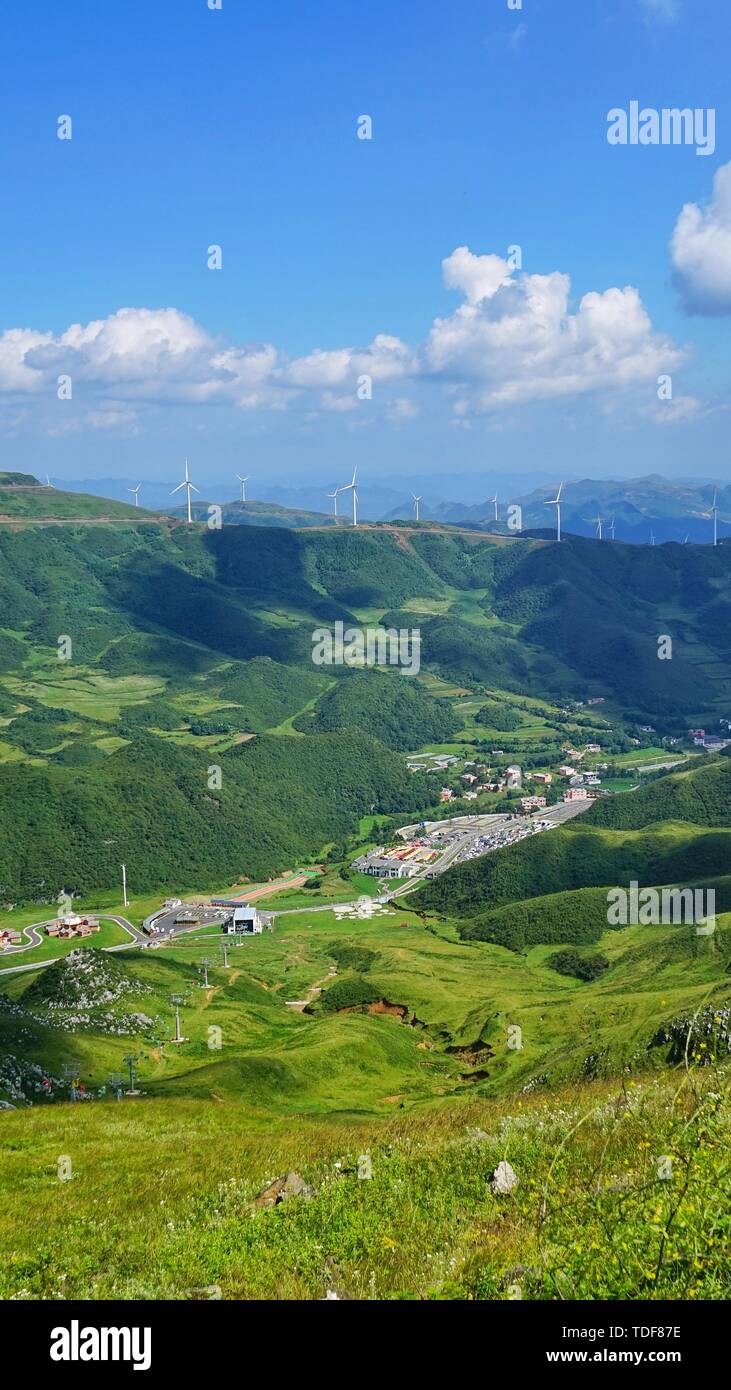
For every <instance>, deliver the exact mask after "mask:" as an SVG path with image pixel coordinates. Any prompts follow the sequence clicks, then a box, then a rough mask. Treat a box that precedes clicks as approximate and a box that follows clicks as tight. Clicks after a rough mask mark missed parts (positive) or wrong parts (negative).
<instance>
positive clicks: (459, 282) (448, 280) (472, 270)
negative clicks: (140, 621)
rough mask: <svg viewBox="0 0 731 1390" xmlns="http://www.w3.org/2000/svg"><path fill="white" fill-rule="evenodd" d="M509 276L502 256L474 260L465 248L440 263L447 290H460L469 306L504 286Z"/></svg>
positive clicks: (454, 252) (461, 247)
mask: <svg viewBox="0 0 731 1390" xmlns="http://www.w3.org/2000/svg"><path fill="white" fill-rule="evenodd" d="M511 274H512V272H511V269H510V266H509V265H508V262H507V261H504V260H503V259H502V257H501V256H475V255H474V254H473V252H472V251H470V250H469V247H467V246H458V247H457V249H456V251H453V252H452V254H451V256H447V257H446V258H445V259H444V260H443V261H442V275H443V277H444V283H445V285H446V286H447V289H448V290H462V291H463V292H464V294H465V295H466V296H467V299H468V300H469V302H470V304H479V303H480V300H482V299H487V298H489V297H490V296H491V295H493V294H494V293H495V291H496V290H497V289H499V288H500V286H501V285H505V284H507V282H508V281H509V279H510V276H511Z"/></svg>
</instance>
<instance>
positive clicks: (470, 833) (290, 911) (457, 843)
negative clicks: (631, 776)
mask: <svg viewBox="0 0 731 1390" xmlns="http://www.w3.org/2000/svg"><path fill="white" fill-rule="evenodd" d="M591 804H592V803H591V801H588V800H587V801H570V802H562V803H561V804H560V805H558V806H551V807H549V808H548V810H542V811H537V812H536V813H535V815H534V816H525V817H521V818H520V820H518V821H515V820H511V819H510V818H509V817H507V816H499V817H495V818H494V819H493V821H492V823H491V825H490V826H489V827H488V828H489V831H490V832H491V833H492V832H493V831H497V830H501V829H504V828H506V827H508V826H510V827H514V828H515V829H518V828H520V826H521V825H528V824H529V823H530V821H531V820H548V821H553V822H554V823H555V824H559V825H560V824H561V823H562V822H563V821H566V820H570V819H572V818H573V817H574V816H577V815H580V813H581V812H582V811H586V810H587V808H588V807H589V806H590V805H591ZM447 824H448V822H444V825H445V828H446V826H447ZM484 834H485V826H484V825H481V826H473V827H471V828H469V829H467V828H465V829H463V830H462V831H461V832H460V833H459V834H458V835H456V836H455V839H454V841H453V842H451V843H450V844H449V845H448V846H447V849H446V851H445V853H444V854H443V855H442V857H441V859H439V860H438V862H437V866H436V867H437V869H438V872H439V873H440V874H441V873H443V872H444V871H445V870H446V869H448V868H449V867H450V866H451V865H452V864H453V863H454V861H455V859H457V858H458V857H459V855H460V854H461V853H463V852H464V851H466V850H467V849H468V848H469V846H470V845H471V844H474V843H475V842H476V841H477V840H478V839H480V837H481V836H483V835H484ZM495 848H496V849H498V848H500V846H496V847H495ZM494 852H495V851H494V850H486V851H485V853H486V854H493V853H494ZM434 868H435V866H434V865H433V864H425V865H424V867H423V868H422V869H420V870H419V872H418V873H416V874H414V876H413V878H410V879H408V880H407V882H406V883H402V884H400V885H399V886H398V887H397V888H393V889H389V888H387V887H386V886H385V885H384V887H383V888H382V889H381V890H380V892H379V894H378V895H377V896H376V898H375V899H374V902H376V903H387V902H391V901H392V900H393V899H396V898H402V897H405V896H406V894H408V893H413V892H414V890H415V889H416V888H419V887H420V886H421V885H422V883H423V882H424V880H425V879H427V876H428V874H429V873H433V872H434ZM336 907H337V908H339V909H340V910H341V911H343V912H355V911H356V910H357V908H358V899H354V900H353V901H352V902H345V903H342V902H339V903H313V904H312V906H311V907H289V908H282V909H281V910H280V911H278V912H277V911H270V912H268V913H267V916H270V917H296V916H298V915H300V914H302V913H310V912H333V911H334V909H335V908H336ZM177 911H180V909H176V910H175V911H171V912H170V913H168V914H165V916H163V917H161V918H160V919H159V920H160V922H161V923H164V924H165V925H166V928H167V934H166V935H165V936H160V937H157V938H152V939H151V938H150V937H149V936H145V934H144V932H142V931H140V929H139V927H135V926H134V925H133V923H132V922H130V921H129V920H128V919H127V918H126V917H119V916H117V915H116V914H114V913H111V912H95V913H90V916H94V917H97V918H99V920H100V921H101V920H102V919H104V920H105V921H107V922H116V923H117V925H118V926H120V927H122V928H124V930H125V931H126V932H127V933H128V934H129V936H130V937H131V938H132V940H131V942H127V941H122V942H120V943H119V945H118V946H105V947H103V948H102V949H103V950H105V951H110V952H111V951H127V950H129V948H130V945H136V946H145V947H149V946H151V945H152V944H153V942H155V941H156V942H161V943H162V942H165V941H170V940H171V939H172V938H174V937H177V936H183V935H185V934H186V933H188V932H196V931H200V929H201V927H202V926H204V927H205V926H208V925H211V926H213V925H214V924H215V922H216V920H220V919H221V916H222V915H224V914H222V912H221V910H220V909H219V910H218V911H217V910H216V909H211V908H208V909H205V908H204V909H202V910H201V911H200V912H199V914H198V915H199V917H200V918H201V920H200V921H199V922H195V923H193V924H192V925H191V926H186V925H184V924H180V925H176V923H175V922H174V920H169V919H174V917H175V915H176V912H177ZM55 920H56V919H55V918H48V919H47V920H46V921H45V922H36V923H34V924H33V925H32V926H29V927H24V928H23V929H22V931H23V935H24V936H25V938H26V944H25V945H23V946H8V947H6V948H5V950H4V951H3V952H1V953H0V962H1V961H2V960H3V958H4V957H5V956H11V955H17V954H18V953H23V952H26V951H28V952H32V950H33V948H34V947H37V946H39V945H40V944H41V942H42V940H43V939H44V938H43V936H42V935H41V933H42V930H43V928H44V927H45V926H47V925H48V924H49V922H51V921H55ZM60 959H61V957H60V956H54V957H52V958H51V959H47V960H42V961H36V962H34V961H33V959H32V956H31V957H29V960H28V962H24V963H23V964H22V965H12V966H5V967H3V966H2V965H1V964H0V975H10V974H17V973H19V972H20V971H22V970H39V969H40V968H41V967H42V966H45V965H52V964H53V963H54V961H56V960H60Z"/></svg>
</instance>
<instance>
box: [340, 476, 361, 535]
mask: <svg viewBox="0 0 731 1390" xmlns="http://www.w3.org/2000/svg"><path fill="white" fill-rule="evenodd" d="M357 471H358V469H357V466H356V467H355V468H354V469H353V481H352V483H347V484H346V486H345V487H341V488H338V492H352V494H353V525H354V526H357V525H358V493H357V491H356V486H355V477H356V473H357Z"/></svg>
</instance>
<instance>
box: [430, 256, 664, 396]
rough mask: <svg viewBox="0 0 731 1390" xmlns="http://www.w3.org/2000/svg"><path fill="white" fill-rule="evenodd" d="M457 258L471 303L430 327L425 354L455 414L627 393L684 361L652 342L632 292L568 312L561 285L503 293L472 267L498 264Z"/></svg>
mask: <svg viewBox="0 0 731 1390" xmlns="http://www.w3.org/2000/svg"><path fill="white" fill-rule="evenodd" d="M463 250H464V248H460V253H459V254H460V262H459V264H460V265H461V266H462V267H463V271H464V272H465V273H462V274H461V276H460V282H461V287H462V288H463V289H464V290H465V291H466V292H467V294H468V296H469V299H470V300H471V302H468V303H466V304H462V305H460V307H459V308H458V309H457V310H456V311H455V313H454V314H452V315H451V316H450V317H449V318H445V319H436V320H435V322H434V324H433V326H432V329H431V332H430V334H429V337H428V339H427V342H426V344H425V349H424V363H425V369H426V370H427V371H429V372H431V373H434V374H436V375H437V376H441V377H443V378H445V379H446V380H449V381H451V382H452V383H457V384H458V389H459V387H460V384H461V388H462V389H461V394H460V395H459V398H458V400H457V402H456V406H455V409H456V411H457V413H460V414H462V415H465V414H469V413H473V412H479V411H481V410H489V409H494V408H495V407H498V406H504V405H513V404H522V403H526V402H528V401H536V400H547V399H551V398H555V397H565V396H579V395H584V394H586V393H588V392H592V391H597V392H603V393H605V394H606V393H616V392H618V391H622V392H628V391H630V392H631V391H632V390H633V388H636V387H637V386H638V385H641V384H642V383H643V382H647V381H650V380H653V379H655V378H656V377H657V376H658V374H659V373H661V372H667V371H669V370H671V368H672V367H674V366H677V365H678V364H679V363H680V362H681V361H682V360H683V356H684V354H683V353H682V351H681V350H680V349H679V348H678V347H676V345H675V344H674V343H673V342H672V341H671V340H670V339H668V338H666V337H664V336H663V335H661V334H658V333H656V332H654V330H653V327H652V324H651V322H650V318H649V315H648V313H647V310H646V309H645V307H644V305H643V303H642V300H641V299H640V296H639V293H638V291H637V290H636V289H633V288H632V287H631V286H626V287H625V288H624V289H615V288H613V289H608V290H604V291H603V292H601V293H600V292H597V291H590V292H589V293H587V294H585V295H584V296H583V298H582V299H581V301H580V302H579V306H578V309H577V310H576V311H575V312H574V311H572V310H571V309H570V307H569V292H570V280H569V277H568V276H567V275H563V274H561V273H560V272H558V271H553V272H552V273H551V274H549V275H528V274H523V275H520V276H519V277H518V278H513V279H511V280H509V281H508V282H507V283H506V282H505V281H504V280H502V279H500V280H499V279H498V273H497V270H496V269H495V268H494V267H493V266H489V267H484V271H485V274H484V275H483V276H480V275H479V274H478V272H477V270H476V267H475V265H474V262H483V261H486V260H489V261H492V260H497V259H498V258H496V257H493V258H488V257H472V258H471V260H470V261H468V260H467V259H466V258H465V257H464V256H462V254H461V253H462V251H463ZM455 254H457V253H455ZM467 255H469V253H467ZM444 264H445V279H447V282H448V283H449V284H454V283H455V272H454V262H453V258H452V257H449V258H448V259H447V261H446V262H445V263H444ZM503 264H505V263H503ZM447 267H448V269H447ZM490 281H492V285H493V287H492V288H490ZM475 300H477V302H475Z"/></svg>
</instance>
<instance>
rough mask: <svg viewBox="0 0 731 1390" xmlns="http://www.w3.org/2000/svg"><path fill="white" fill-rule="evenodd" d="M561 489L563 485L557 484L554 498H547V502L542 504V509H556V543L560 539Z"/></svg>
mask: <svg viewBox="0 0 731 1390" xmlns="http://www.w3.org/2000/svg"><path fill="white" fill-rule="evenodd" d="M562 489H563V483H559V487H558V492H557V493H556V496H555V497H549V498H548V501H547V502H544V504H543V505H544V507H555V508H556V540H557V541H560V539H561V492H562Z"/></svg>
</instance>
